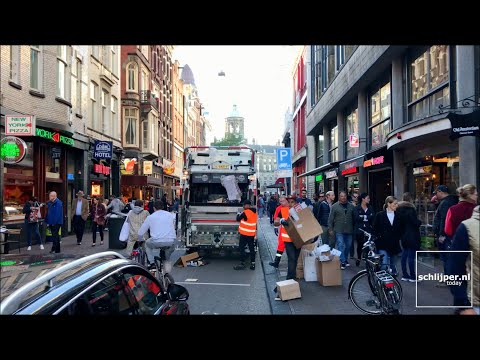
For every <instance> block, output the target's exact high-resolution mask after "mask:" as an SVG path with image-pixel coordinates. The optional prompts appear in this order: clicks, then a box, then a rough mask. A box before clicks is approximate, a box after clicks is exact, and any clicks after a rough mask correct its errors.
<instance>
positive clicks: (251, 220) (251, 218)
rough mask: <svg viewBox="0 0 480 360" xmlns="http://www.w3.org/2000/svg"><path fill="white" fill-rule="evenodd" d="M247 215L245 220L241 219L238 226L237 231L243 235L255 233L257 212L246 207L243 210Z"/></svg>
mask: <svg viewBox="0 0 480 360" xmlns="http://www.w3.org/2000/svg"><path fill="white" fill-rule="evenodd" d="M243 212H244V213H245V215H247V220H243V219H242V220H241V221H240V225H239V226H238V232H239V233H240V234H241V235H245V236H255V234H256V233H257V218H258V216H257V213H254V212H253V211H252V210H250V209H247V210H244V211H243Z"/></svg>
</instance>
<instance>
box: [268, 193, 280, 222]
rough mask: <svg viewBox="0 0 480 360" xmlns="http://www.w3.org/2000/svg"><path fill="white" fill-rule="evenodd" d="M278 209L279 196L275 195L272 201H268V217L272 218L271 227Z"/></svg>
mask: <svg viewBox="0 0 480 360" xmlns="http://www.w3.org/2000/svg"><path fill="white" fill-rule="evenodd" d="M277 207H278V199H277V194H273V195H272V196H270V200H268V203H267V210H268V216H269V217H270V225H273V215H274V214H275V210H276V209H277Z"/></svg>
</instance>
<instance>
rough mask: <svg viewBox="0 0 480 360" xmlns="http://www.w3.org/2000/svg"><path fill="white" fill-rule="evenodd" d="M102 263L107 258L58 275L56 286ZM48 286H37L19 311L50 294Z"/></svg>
mask: <svg viewBox="0 0 480 360" xmlns="http://www.w3.org/2000/svg"><path fill="white" fill-rule="evenodd" d="M102 263H105V258H99V259H93V260H91V261H88V262H86V263H84V264H81V265H79V266H77V267H75V268H73V269H70V270H67V271H65V272H63V273H61V274H60V275H58V276H57V277H55V279H54V284H55V285H58V284H61V283H63V282H65V281H68V280H70V279H72V278H73V277H77V276H79V275H81V274H82V273H83V272H85V271H87V270H90V269H91V268H92V267H95V266H97V265H100V264H102ZM53 270H55V269H51V270H50V271H53ZM46 274H48V272H47V273H46ZM27 285H28V284H27ZM47 285H48V284H47V283H45V284H42V285H41V286H37V287H35V288H34V289H32V290H31V291H30V292H28V293H27V294H25V296H24V297H23V300H22V302H21V303H20V305H19V306H18V309H20V308H22V307H24V306H25V305H27V304H29V303H30V302H31V301H33V300H35V299H36V298H38V297H39V296H41V295H42V294H44V293H46V292H48V291H49V290H50V289H49V287H48V286H47Z"/></svg>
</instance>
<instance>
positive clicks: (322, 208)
mask: <svg viewBox="0 0 480 360" xmlns="http://www.w3.org/2000/svg"><path fill="white" fill-rule="evenodd" d="M334 200H335V193H334V192H333V191H327V193H326V194H325V200H323V201H322V202H321V203H320V205H319V206H318V212H317V213H316V214H315V216H316V218H317V220H318V223H319V224H320V226H321V227H322V235H321V237H322V243H323V244H328V245H329V246H330V247H331V248H334V247H335V234H333V235H330V233H329V232H328V217H329V216H330V209H331V208H332V204H333V201H334Z"/></svg>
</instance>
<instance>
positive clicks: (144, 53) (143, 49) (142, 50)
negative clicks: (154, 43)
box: [140, 45, 148, 60]
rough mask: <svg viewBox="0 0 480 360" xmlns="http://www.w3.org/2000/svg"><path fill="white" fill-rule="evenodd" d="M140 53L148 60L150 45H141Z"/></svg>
mask: <svg viewBox="0 0 480 360" xmlns="http://www.w3.org/2000/svg"><path fill="white" fill-rule="evenodd" d="M140 51H141V52H142V54H143V55H145V57H146V58H147V60H148V45H140Z"/></svg>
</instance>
